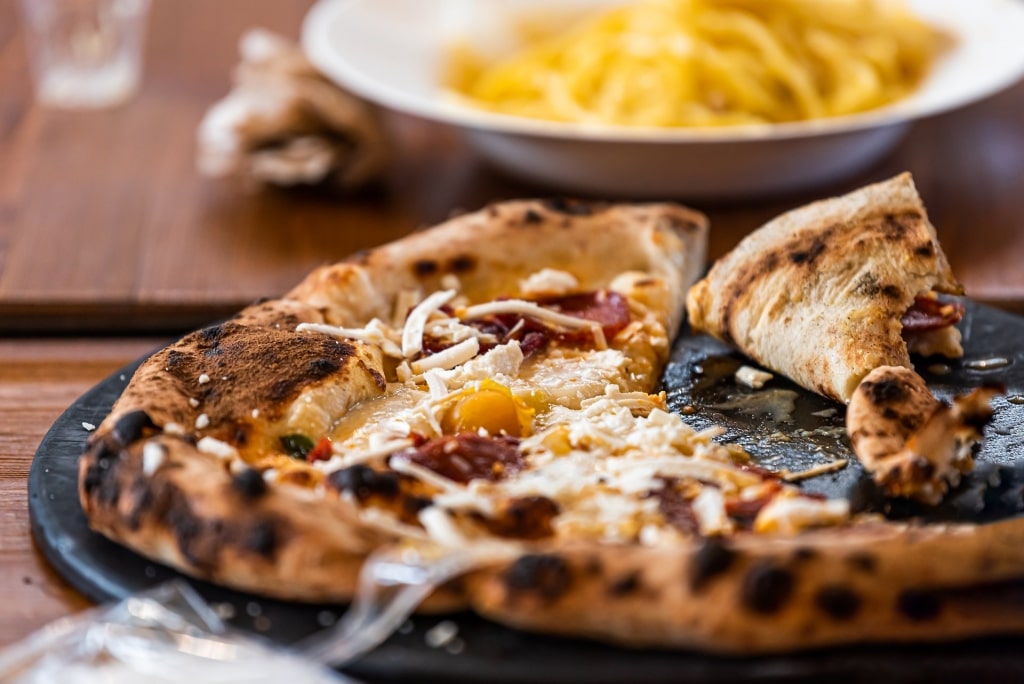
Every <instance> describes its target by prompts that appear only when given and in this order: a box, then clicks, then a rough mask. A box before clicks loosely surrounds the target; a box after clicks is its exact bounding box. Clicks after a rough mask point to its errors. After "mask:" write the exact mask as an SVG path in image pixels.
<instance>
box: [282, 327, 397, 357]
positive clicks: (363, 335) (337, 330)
mask: <svg viewBox="0 0 1024 684" xmlns="http://www.w3.org/2000/svg"><path fill="white" fill-rule="evenodd" d="M295 330H296V332H307V331H309V332H318V333H323V334H324V335H330V336H331V337H339V338H342V339H347V340H359V341H360V342H366V343H368V344H373V345H376V346H378V347H380V349H381V351H382V352H384V353H385V354H386V355H387V356H390V357H392V358H398V359H400V358H402V350H401V348H400V347H399V346H398V344H397V343H396V342H395V341H394V339H392V338H394V337H397V335H396V334H395V333H394V332H392V331H391V330H390V329H388V328H387V327H386V326H385V325H384V324H383V323H382V322H381V321H380V320H378V319H376V318H375V319H373V320H372V321H370V322H369V323H368V324H367V325H366V327H364V328H342V327H339V326H336V325H326V324H323V323H299V324H298V325H297V326H295Z"/></svg>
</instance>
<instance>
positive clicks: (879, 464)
mask: <svg viewBox="0 0 1024 684" xmlns="http://www.w3.org/2000/svg"><path fill="white" fill-rule="evenodd" d="M1001 392H1002V390H1001V389H1000V388H997V387H995V386H983V387H979V388H976V389H975V390H973V391H972V392H970V393H969V394H967V395H965V396H963V397H955V398H954V399H953V402H952V403H951V404H950V403H946V402H942V401H939V399H938V398H937V397H935V396H934V395H933V394H932V393H931V390H929V389H928V386H927V385H926V384H925V381H924V378H922V377H921V376H920V375H918V374H917V373H915V372H914V371H912V370H910V369H908V368H903V367H892V366H882V367H881V368H876V369H875V370H873V371H871V372H870V373H868V375H867V376H866V377H865V378H864V380H863V382H861V384H860V386H859V387H858V388H857V391H856V392H855V393H854V395H853V398H852V399H851V400H850V406H849V407H848V408H847V412H846V427H847V432H848V433H849V435H850V445H851V448H852V449H853V453H854V454H856V456H857V459H858V460H859V461H860V462H861V464H862V465H863V466H864V469H865V470H867V471H868V472H869V473H870V474H871V476H872V477H873V478H874V480H875V482H876V483H878V485H879V486H880V487H881V488H882V489H883V490H884V491H885V492H886V494H888V495H889V496H904V497H911V498H914V499H917V500H919V501H921V502H923V503H926V504H931V505H935V504H937V503H939V502H940V501H941V500H942V497H943V496H944V495H945V493H946V492H947V491H948V490H949V488H950V487H955V486H956V485H957V484H959V483H960V476H961V475H962V474H963V473H967V472H969V471H970V470H971V468H972V467H973V466H974V458H973V455H972V453H971V452H972V449H973V447H974V446H975V445H976V444H977V443H979V442H980V441H981V438H982V431H983V429H984V427H985V425H986V424H988V422H989V420H991V418H992V407H991V406H990V404H989V402H990V400H991V399H992V398H993V397H994V396H996V395H997V394H1000V393H1001Z"/></svg>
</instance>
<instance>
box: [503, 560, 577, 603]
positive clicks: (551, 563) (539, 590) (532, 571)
mask: <svg viewBox="0 0 1024 684" xmlns="http://www.w3.org/2000/svg"><path fill="white" fill-rule="evenodd" d="M503 578H504V582H505V586H506V587H507V588H508V589H509V591H511V592H531V593H535V594H537V595H538V596H540V597H541V598H543V599H546V600H548V601H553V600H555V599H557V598H558V597H559V596H561V595H562V594H564V593H565V591H566V590H567V589H568V588H569V585H570V584H571V583H572V572H571V571H570V570H569V565H568V564H567V563H566V562H565V560H564V559H563V558H562V557H561V556H556V555H554V554H527V555H525V556H520V557H519V558H518V559H516V561H515V562H514V563H512V565H511V566H509V568H508V570H506V571H505V574H504V576H503Z"/></svg>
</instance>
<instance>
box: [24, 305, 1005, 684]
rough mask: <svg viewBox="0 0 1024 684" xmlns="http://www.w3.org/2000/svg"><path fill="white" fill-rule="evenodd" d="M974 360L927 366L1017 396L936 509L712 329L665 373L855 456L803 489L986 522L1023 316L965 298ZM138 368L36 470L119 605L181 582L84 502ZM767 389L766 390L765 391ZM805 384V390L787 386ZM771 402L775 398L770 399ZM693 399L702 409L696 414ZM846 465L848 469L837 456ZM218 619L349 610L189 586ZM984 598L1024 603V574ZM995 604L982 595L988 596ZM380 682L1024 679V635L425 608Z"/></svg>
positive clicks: (670, 387)
mask: <svg viewBox="0 0 1024 684" xmlns="http://www.w3.org/2000/svg"><path fill="white" fill-rule="evenodd" d="M961 327H962V331H963V334H964V346H965V349H966V355H965V357H964V359H962V360H959V361H956V362H944V361H934V360H920V361H919V363H918V364H917V365H918V368H919V370H921V371H922V373H923V375H924V376H925V377H926V379H927V380H928V382H929V385H930V386H931V387H932V388H933V389H934V391H935V392H936V393H937V394H938V395H940V396H943V397H948V396H950V395H952V394H955V393H960V392H963V391H966V390H968V389H970V388H972V387H976V386H978V385H980V384H982V383H985V382H999V383H1002V384H1004V385H1005V386H1006V387H1007V394H1006V395H1005V396H1004V397H1000V398H998V399H996V400H995V401H994V407H995V418H994V420H993V422H992V424H991V425H990V426H989V427H988V429H987V431H986V439H985V442H984V444H983V447H982V449H981V451H980V453H979V454H978V465H977V468H976V469H975V471H974V473H972V474H971V476H969V477H968V478H967V479H966V481H965V482H964V483H963V484H962V485H961V486H960V487H959V488H957V489H956V490H955V491H954V492H953V493H952V495H951V496H949V497H947V499H946V501H944V502H943V504H942V505H941V506H938V507H935V508H924V507H922V506H918V505H913V504H908V503H905V502H902V503H901V502H894V501H891V500H886V499H884V498H883V497H881V496H880V495H879V494H878V492H877V491H876V490H875V489H874V488H873V487H872V486H871V484H870V482H869V481H868V480H867V479H866V478H865V476H864V473H863V471H862V470H861V469H860V467H859V466H858V465H857V464H856V462H855V461H853V460H852V459H851V456H850V453H849V449H848V446H847V443H846V438H845V436H844V434H845V433H844V430H843V413H842V407H841V406H839V405H837V404H834V403H832V402H829V401H827V400H825V399H822V398H820V397H818V396H816V395H812V394H810V393H808V392H806V391H803V390H801V389H799V388H797V387H796V386H794V385H792V384H791V383H789V382H788V381H787V380H785V379H783V378H781V377H779V376H776V377H775V378H773V379H772V380H771V381H770V382H769V383H768V385H767V386H766V388H765V389H763V390H761V391H760V392H755V391H754V390H751V389H749V388H745V387H741V386H739V385H737V384H736V383H735V381H734V380H733V372H734V371H735V369H736V368H737V367H739V365H741V364H742V363H743V359H742V357H740V356H738V355H736V354H735V353H733V352H730V351H729V350H728V349H726V348H725V347H723V346H721V345H720V344H718V343H717V342H715V341H714V340H711V339H710V338H708V337H705V336H694V335H689V334H687V333H686V331H684V333H683V335H681V336H680V338H679V340H678V341H677V343H676V346H675V349H674V351H673V356H672V361H671V362H670V364H669V367H668V369H667V371H666V373H665V377H664V389H665V390H666V392H667V393H668V398H669V404H670V406H671V407H672V408H673V409H674V410H677V411H681V412H684V413H688V414H690V415H688V418H687V419H688V420H689V421H690V422H691V423H692V424H694V425H695V426H696V427H698V428H700V427H706V426H709V425H712V424H716V425H720V426H722V427H724V428H725V429H726V433H725V435H724V436H723V437H722V439H727V440H732V441H737V442H739V443H741V444H743V445H744V446H745V447H747V449H748V450H749V451H750V452H751V453H752V454H753V455H754V456H755V457H756V458H757V459H758V461H759V462H761V463H763V464H765V465H766V466H767V467H770V468H772V469H773V470H789V471H791V472H799V471H803V470H806V469H807V468H809V467H811V466H814V465H819V464H834V463H835V462H836V461H837V460H839V459H850V460H849V461H848V463H847V465H846V466H845V467H842V468H840V469H838V470H835V471H834V472H831V473H828V474H824V475H819V476H817V477H814V478H811V479H808V480H807V481H806V482H804V485H803V486H804V487H805V488H806V489H808V490H811V491H815V492H819V493H822V494H824V495H826V496H830V497H849V498H850V499H851V502H852V504H853V506H854V507H855V508H858V509H860V510H875V511H879V512H883V513H885V514H886V515H888V516H889V517H892V518H908V517H918V518H921V519H924V520H926V521H935V522H939V521H949V520H971V521H986V520H994V519H998V518H1004V517H1009V516H1015V515H1019V514H1020V512H1021V510H1022V509H1024V498H1022V496H1024V346H1021V344H1020V340H1022V339H1024V318H1020V317H1016V316H1012V315H1010V314H1007V313H1004V312H1001V311H999V310H996V309H992V308H989V307H984V306H980V305H976V304H973V303H970V302H968V303H967V315H966V317H965V319H964V321H963V322H962V323H961ZM137 365H138V364H137V363H136V364H132V365H130V366H127V367H125V368H123V369H121V370H120V371H118V372H117V373H114V374H113V375H111V376H110V377H108V378H106V379H105V380H103V381H102V382H101V383H99V384H98V385H96V386H95V387H94V388H92V389H91V390H89V391H88V392H87V393H86V394H84V395H83V396H82V397H80V398H79V399H78V400H77V401H76V402H75V403H74V404H72V405H71V406H70V407H69V408H68V410H67V411H66V412H65V413H64V414H63V415H62V416H61V417H60V418H59V419H58V420H57V421H56V422H55V423H54V425H53V427H52V428H51V429H50V431H49V432H48V433H47V435H46V436H45V438H44V439H43V441H42V442H41V443H40V445H39V449H38V452H37V453H36V458H35V461H34V462H33V464H32V470H31V472H30V474H29V481H28V494H29V513H30V518H31V524H32V532H33V535H34V536H35V538H36V541H37V543H38V545H39V548H40V550H41V551H42V553H43V554H44V555H45V556H46V558H47V559H48V560H49V562H50V563H51V564H52V565H53V566H54V568H56V570H57V571H58V572H59V573H60V574H61V575H63V576H64V577H65V579H67V580H68V582H70V583H71V585H72V586H74V587H75V588H76V589H78V590H79V591H81V592H82V593H83V594H85V595H86V596H88V597H89V598H90V599H92V600H94V601H98V602H100V601H110V600H116V599H120V598H123V597H125V596H128V595H130V594H133V593H136V592H139V591H143V590H146V589H149V588H151V587H153V586H155V585H157V584H159V583H162V582H164V581H167V580H171V579H175V578H181V577H182V576H181V575H180V574H179V573H177V572H176V571H174V570H171V569H169V568H166V567H164V566H162V565H159V564H157V563H153V562H152V561H149V560H147V559H146V558H143V557H141V556H139V555H137V554H135V553H133V552H131V551H129V550H128V549H126V548H123V547H121V546H119V545H117V544H115V543H113V542H111V541H109V540H108V539H106V538H105V537H102V536H100V535H98V534H95V533H93V532H92V531H91V530H89V528H88V526H87V524H86V520H85V516H84V514H83V512H82V509H81V507H80V505H79V503H78V494H77V484H76V481H77V476H78V456H79V454H80V453H81V452H82V450H83V448H84V447H85V443H86V440H87V438H88V435H89V433H88V432H87V431H86V429H85V428H84V427H83V425H82V423H91V424H94V425H98V424H99V423H100V422H101V421H102V419H103V417H104V416H105V415H106V414H107V413H108V412H109V410H110V407H111V405H112V404H113V402H114V401H115V400H116V399H117V397H118V396H119V395H120V393H121V392H122V390H123V389H124V387H125V385H126V384H127V382H128V380H129V378H130V377H131V374H132V373H133V372H134V370H135V367H136V366H137ZM766 390H767V393H766ZM787 393H792V394H787ZM765 397H766V398H765ZM686 407H691V408H686ZM836 465H838V464H836ZM189 581H190V582H191V583H192V585H193V586H194V587H195V588H196V589H197V590H198V591H199V593H200V594H201V595H202V596H203V597H204V598H205V599H206V600H207V601H209V602H210V603H211V604H212V605H213V606H214V608H215V609H216V610H217V612H218V613H219V614H221V615H222V616H226V617H229V621H230V622H231V623H232V624H234V625H236V626H238V627H241V628H243V629H245V630H249V631H252V632H253V633H256V634H261V635H263V636H265V637H266V638H268V639H271V640H272V641H275V642H277V643H280V644H291V643H294V642H296V641H298V640H299V639H301V638H303V637H305V636H307V635H309V634H312V633H313V632H315V631H317V630H319V629H322V628H324V627H328V626H330V625H332V624H333V623H334V622H335V621H336V620H337V619H338V617H339V616H340V615H341V613H342V612H344V607H343V606H336V605H308V604H298V603H287V602H282V601H275V600H270V599H266V598H262V597H258V596H253V595H249V594H244V593H240V592H236V591H232V590H230V589H226V588H223V587H218V586H215V585H212V584H208V583H204V582H198V581H195V580H189ZM984 600H985V602H987V601H990V600H998V601H1000V602H1001V603H1006V602H1012V603H1015V604H1017V605H1019V606H1020V609H1021V610H1024V579H1022V582H1021V583H1020V584H1019V585H1009V586H1003V587H1001V588H999V589H998V595H997V596H986V597H984ZM979 609H980V610H983V609H984V603H979ZM442 620H450V621H451V622H453V623H454V624H455V626H456V627H457V629H458V634H457V638H456V639H453V640H451V641H449V642H448V643H447V644H446V646H443V647H432V646H430V645H428V640H427V639H426V633H427V632H428V631H429V630H430V629H431V628H433V627H434V626H435V625H437V624H438V623H439V622H441V621H442ZM345 672H346V673H348V674H351V675H353V676H355V677H359V678H362V679H365V680H367V681H445V682H494V683H500V682H570V683H574V682H579V683H581V684H583V683H586V684H600V683H602V682H624V681H629V682H634V683H637V684H641V683H648V682H668V681H673V682H782V681H787V682H788V681H794V680H797V681H880V682H881V681H885V682H888V681H908V680H910V681H916V682H933V681H953V680H958V681H964V680H967V681H995V680H997V679H998V680H999V681H1024V638H1021V637H990V638H983V639H974V640H971V641H968V642H959V643H954V644H938V645H936V644H921V645H900V646H890V645H878V644H873V645H871V644H869V645H862V646H855V647H849V648H842V649H829V650H821V651H814V652H808V653H797V654H784V655H773V656H762V657H754V658H727V657H714V656H709V655H706V654H700V653H692V652H667V651H639V650H629V649H623V648H616V647H613V646H609V645H606V644H600V643H595V642H589V641H584V640H573V639H563V638H556V637H549V636H544V635H538V634H528V633H525V632H520V631H516V630H513V629H509V628H506V627H503V626H500V625H497V624H495V623H492V622H489V621H487V620H484V619H482V618H480V617H477V616H475V615H472V614H469V613H460V614H457V615H447V616H414V617H413V618H412V619H411V620H410V621H409V622H407V623H406V624H405V625H403V627H402V628H401V629H399V631H398V632H397V633H395V634H394V635H392V637H391V638H389V639H388V640H387V641H386V642H384V643H383V644H382V645H381V646H379V647H378V648H376V649H375V650H373V651H372V652H370V653H369V654H367V655H365V656H364V657H363V658H361V659H360V660H358V661H357V662H355V663H352V664H351V665H349V666H348V667H346V668H345Z"/></svg>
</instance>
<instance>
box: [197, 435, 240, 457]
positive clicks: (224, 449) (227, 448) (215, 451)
mask: <svg viewBox="0 0 1024 684" xmlns="http://www.w3.org/2000/svg"><path fill="white" fill-rule="evenodd" d="M196 449H198V450H199V451H201V452H203V453H204V454H209V455H211V456H216V457H217V458H221V459H229V458H236V457H237V456H238V450H237V449H235V447H233V446H231V445H230V444H228V443H227V442H222V441H220V440H219V439H215V438H213V437H209V436H207V437H203V438H202V439H201V440H199V441H198V442H196Z"/></svg>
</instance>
